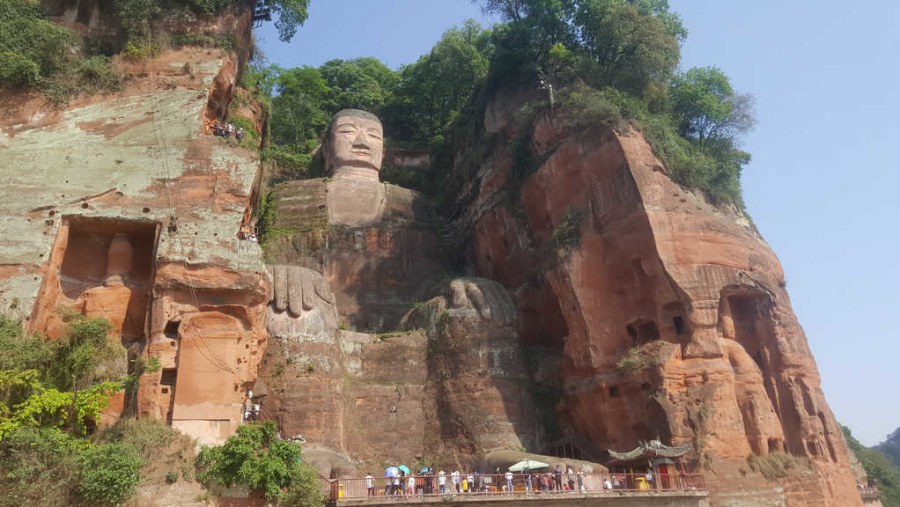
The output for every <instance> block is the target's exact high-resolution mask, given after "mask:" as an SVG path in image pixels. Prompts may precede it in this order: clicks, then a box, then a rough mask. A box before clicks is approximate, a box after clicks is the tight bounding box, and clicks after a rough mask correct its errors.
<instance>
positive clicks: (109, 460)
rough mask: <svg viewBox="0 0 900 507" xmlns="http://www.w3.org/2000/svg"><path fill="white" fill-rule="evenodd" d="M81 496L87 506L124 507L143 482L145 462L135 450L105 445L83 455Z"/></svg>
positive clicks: (89, 450)
mask: <svg viewBox="0 0 900 507" xmlns="http://www.w3.org/2000/svg"><path fill="white" fill-rule="evenodd" d="M81 460H82V470H81V478H80V481H79V484H78V496H80V497H81V499H82V500H84V501H85V502H86V503H87V504H88V505H96V506H98V507H106V506H108V507H116V506H119V505H122V504H124V503H125V502H126V501H127V500H128V499H129V498H131V495H133V494H134V488H135V487H136V486H137V485H138V482H140V480H141V474H140V469H141V466H143V464H144V462H143V460H141V457H140V456H139V455H138V453H137V451H136V450H135V449H134V447H132V446H130V445H126V444H120V443H116V444H102V445H96V446H92V447H90V448H88V449H87V450H86V451H85V452H84V453H83V454H82V458H81Z"/></svg>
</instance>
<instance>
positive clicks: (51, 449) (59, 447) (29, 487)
mask: <svg viewBox="0 0 900 507" xmlns="http://www.w3.org/2000/svg"><path fill="white" fill-rule="evenodd" d="M90 445H91V444H90V442H88V441H87V440H83V439H79V438H74V437H72V436H70V435H68V434H66V433H63V432H62V431H60V430H58V429H56V428H20V429H19V430H17V431H15V432H14V433H12V434H10V435H8V436H7V437H6V438H4V439H2V440H0V470H2V471H3V472H2V473H0V491H2V492H3V494H2V495H0V506H3V507H13V506H20V505H45V506H53V507H56V506H68V505H74V504H75V503H76V500H77V497H76V493H75V490H76V488H77V486H78V481H79V476H80V471H81V460H80V457H81V455H82V453H83V452H84V450H85V449H87V448H89V447H90Z"/></svg>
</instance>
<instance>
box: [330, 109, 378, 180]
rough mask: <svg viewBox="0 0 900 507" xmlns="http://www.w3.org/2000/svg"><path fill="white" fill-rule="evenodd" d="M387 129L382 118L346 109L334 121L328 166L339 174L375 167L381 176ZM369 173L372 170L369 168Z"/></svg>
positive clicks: (332, 172)
mask: <svg viewBox="0 0 900 507" xmlns="http://www.w3.org/2000/svg"><path fill="white" fill-rule="evenodd" d="M383 132H384V131H383V130H382V127H381V120H379V119H378V117H377V116H375V115H374V114H372V113H369V112H366V111H361V110H359V109H344V110H343V111H339V112H338V113H337V114H336V115H334V118H333V119H332V120H331V127H330V128H329V129H328V137H327V138H326V139H325V146H324V154H325V169H326V171H327V172H328V173H329V174H334V175H338V174H337V173H339V172H340V171H342V170H351V171H352V169H351V168H355V169H357V171H353V172H359V171H358V169H362V170H371V171H372V175H374V176H375V177H376V178H377V177H378V171H379V170H381V160H382V158H383V157H384V133H383ZM366 172H368V171H366Z"/></svg>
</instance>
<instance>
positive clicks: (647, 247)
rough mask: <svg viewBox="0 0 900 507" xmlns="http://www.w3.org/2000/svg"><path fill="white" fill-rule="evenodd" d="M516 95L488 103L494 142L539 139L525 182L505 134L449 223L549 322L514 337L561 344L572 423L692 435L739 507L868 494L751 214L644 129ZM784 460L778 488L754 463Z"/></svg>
mask: <svg viewBox="0 0 900 507" xmlns="http://www.w3.org/2000/svg"><path fill="white" fill-rule="evenodd" d="M517 100H518V98H517V97H514V96H512V95H511V96H507V97H505V98H504V97H501V98H499V99H497V100H495V101H493V102H492V103H491V104H489V105H488V107H487V111H486V113H485V120H484V125H485V128H486V132H485V139H487V138H489V137H493V138H496V137H499V138H501V139H509V140H515V139H522V138H526V139H528V140H529V141H530V142H529V144H528V146H527V149H528V152H529V156H530V157H529V160H531V161H534V162H533V167H531V168H530V169H529V170H528V171H524V172H525V176H524V177H522V176H519V177H518V178H517V177H516V174H519V175H521V174H522V173H523V170H522V168H521V167H515V164H517V163H519V162H517V158H516V157H517V156H516V155H515V154H514V153H512V151H511V149H510V146H513V145H514V144H515V143H514V142H497V143H494V144H493V146H494V147H495V148H494V149H493V150H492V151H490V152H489V153H488V154H487V156H486V157H485V160H484V161H483V162H482V164H481V165H480V166H479V167H478V168H477V171H475V177H474V178H473V179H472V180H471V181H470V182H468V183H467V186H466V187H465V188H466V191H465V192H463V193H462V194H461V197H460V200H459V201H458V202H457V204H456V209H457V210H461V212H460V213H459V214H458V219H457V222H456V223H455V224H454V230H455V231H457V235H458V236H457V237H458V238H460V239H461V241H460V244H461V248H462V249H463V250H464V251H465V252H466V255H467V258H468V259H469V262H470V263H471V264H473V265H474V266H475V267H476V270H477V273H478V274H479V276H484V277H487V278H493V279H496V280H498V281H500V282H502V283H503V284H504V285H505V286H506V287H507V288H508V289H509V290H510V291H512V292H513V293H514V294H516V295H517V301H518V305H519V306H518V309H519V313H520V316H521V317H522V318H520V322H528V319H531V321H533V322H540V323H542V324H541V325H540V326H539V327H537V328H535V327H532V329H531V331H529V330H527V329H525V330H522V331H521V334H522V335H523V336H530V338H529V339H530V340H532V341H533V342H536V343H541V344H544V345H545V346H547V347H550V348H552V349H556V350H558V351H559V352H560V353H561V354H562V366H561V368H560V370H559V373H558V375H559V382H561V385H562V392H563V396H562V400H561V401H560V402H559V404H558V405H557V406H556V407H555V409H556V410H557V411H558V414H559V418H560V422H561V424H562V426H563V428H564V430H565V431H568V432H575V433H577V434H578V435H580V436H583V437H586V438H587V439H588V440H589V441H590V442H592V443H593V444H595V445H596V446H598V447H600V448H610V449H615V450H627V449H631V448H634V447H635V446H636V444H637V442H638V441H640V440H648V439H653V438H661V439H663V440H664V441H666V442H667V443H672V444H676V445H677V444H682V443H687V442H691V443H693V444H694V445H695V448H696V449H697V450H698V455H697V462H696V463H695V465H697V466H698V467H699V468H700V469H701V470H705V471H706V472H707V473H708V474H709V477H708V484H709V485H710V487H711V489H712V490H713V491H714V503H717V502H718V503H720V504H725V503H727V502H730V500H726V498H728V497H729V495H732V494H734V493H736V492H737V491H739V490H741V489H743V490H752V491H756V492H757V493H756V494H755V495H753V498H754V499H751V498H748V497H746V496H743V497H742V500H741V501H740V505H762V504H766V502H767V501H770V500H771V499H772V498H778V497H783V498H784V499H786V500H787V501H788V502H789V504H790V505H822V504H827V505H859V504H861V500H860V498H859V494H858V492H857V491H856V489H855V486H854V483H853V479H852V474H850V472H849V465H848V451H847V447H846V444H845V442H844V440H843V438H842V436H841V433H840V430H839V428H838V426H837V424H836V422H835V420H834V417H833V416H832V414H831V412H830V410H829V409H828V405H827V403H826V402H825V399H824V396H823V393H822V391H821V388H820V383H819V375H818V371H817V369H816V366H815V361H814V360H813V358H812V355H811V353H810V350H809V347H808V345H807V342H806V337H805V336H804V334H803V332H802V329H801V328H800V326H799V324H798V322H797V320H796V317H795V316H794V314H793V312H792V310H791V306H790V301H789V298H788V295H787V292H786V291H785V283H784V274H783V272H782V269H781V266H780V265H779V263H778V260H777V258H776V257H775V254H774V253H773V252H772V251H771V249H770V248H769V247H768V245H767V244H766V243H765V241H764V240H763V239H762V238H761V237H760V236H759V234H758V232H757V231H756V230H755V228H754V227H753V225H752V223H750V221H749V219H748V218H747V217H746V216H745V215H743V214H742V213H740V212H739V211H737V210H735V209H733V208H717V207H714V206H712V205H710V204H709V203H708V202H707V201H706V200H705V199H704V198H703V197H702V196H701V195H699V194H698V193H696V192H693V191H690V190H687V189H684V188H682V187H680V186H679V185H677V184H675V183H674V182H673V181H672V180H671V179H670V177H669V176H668V174H667V172H666V169H665V167H664V166H663V164H662V163H660V162H659V160H657V159H656V157H655V156H654V155H653V152H652V150H651V148H650V147H649V145H648V144H647V143H646V142H645V141H644V139H643V137H642V136H641V135H640V134H639V133H637V132H634V131H630V132H624V133H617V132H614V131H612V130H611V129H609V128H606V127H602V126H598V127H594V128H590V129H587V130H581V131H576V130H573V129H572V128H571V126H570V125H571V123H570V122H568V120H567V118H565V117H564V115H550V114H548V113H544V114H541V115H539V116H538V117H537V118H536V120H535V121H534V124H533V125H527V126H525V127H521V126H518V125H514V124H513V118H514V117H515V111H516V110H517V107H518V106H517V105H516V104H519V105H521V103H522V102H521V101H518V102H517ZM523 129H524V131H523ZM523 134H524V135H523ZM457 170H459V169H457ZM458 231H464V233H462V234H460V233H459V232H458ZM560 317H561V318H560ZM535 329H537V331H535ZM529 332H531V335H529ZM778 452H787V453H789V454H790V455H792V456H794V457H796V459H797V460H798V462H800V463H804V464H805V466H806V467H807V468H803V467H800V468H803V470H805V471H804V472H800V471H798V472H797V475H796V476H793V477H788V478H786V479H783V480H781V481H775V482H768V481H765V480H762V479H761V477H760V476H759V475H758V474H756V473H754V472H753V471H752V470H750V467H749V466H748V461H747V459H748V457H749V456H758V457H765V456H767V455H769V454H770V453H778ZM716 495H718V496H716ZM716 498H718V500H715V499H716Z"/></svg>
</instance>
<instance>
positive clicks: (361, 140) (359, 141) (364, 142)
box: [353, 130, 369, 148]
mask: <svg viewBox="0 0 900 507" xmlns="http://www.w3.org/2000/svg"><path fill="white" fill-rule="evenodd" d="M353 146H354V147H365V148H368V147H369V136H367V135H366V133H365V131H362V130H361V131H360V132H359V133H358V134H356V139H354V140H353Z"/></svg>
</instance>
